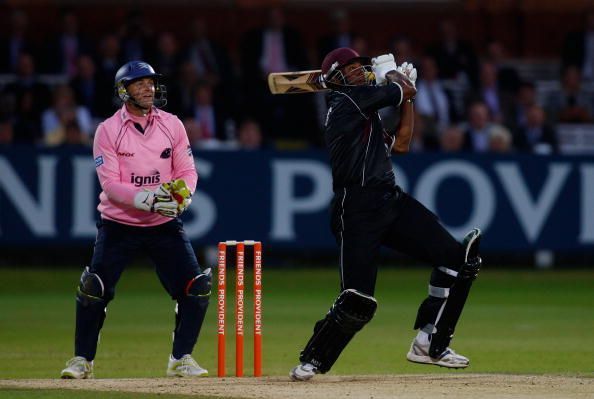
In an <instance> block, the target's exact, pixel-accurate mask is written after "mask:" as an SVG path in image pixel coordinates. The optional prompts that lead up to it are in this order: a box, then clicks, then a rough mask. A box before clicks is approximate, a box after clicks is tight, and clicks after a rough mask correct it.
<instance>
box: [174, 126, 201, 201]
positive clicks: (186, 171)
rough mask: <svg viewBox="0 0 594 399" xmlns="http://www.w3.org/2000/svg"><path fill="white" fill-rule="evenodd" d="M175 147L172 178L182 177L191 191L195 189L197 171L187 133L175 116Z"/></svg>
mask: <svg viewBox="0 0 594 399" xmlns="http://www.w3.org/2000/svg"><path fill="white" fill-rule="evenodd" d="M174 123H175V126H174V132H175V144H174V145H175V148H174V149H173V178H174V179H184V181H185V182H186V184H187V185H188V187H189V188H190V190H192V193H194V191H196V184H197V183H198V173H197V172H196V165H194V156H193V155H192V147H191V146H190V141H189V140H188V134H187V133H186V129H185V128H184V125H183V124H182V122H181V121H180V120H179V119H178V118H175V122H174Z"/></svg>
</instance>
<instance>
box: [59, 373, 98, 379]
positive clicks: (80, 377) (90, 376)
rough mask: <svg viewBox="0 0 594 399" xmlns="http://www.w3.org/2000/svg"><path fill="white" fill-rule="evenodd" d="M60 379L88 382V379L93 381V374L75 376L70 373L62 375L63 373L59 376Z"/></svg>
mask: <svg viewBox="0 0 594 399" xmlns="http://www.w3.org/2000/svg"><path fill="white" fill-rule="evenodd" d="M60 378H61V379H63V380H90V379H93V374H90V375H82V376H77V375H74V374H72V373H68V372H66V373H64V372H63V373H62V374H61V375H60Z"/></svg>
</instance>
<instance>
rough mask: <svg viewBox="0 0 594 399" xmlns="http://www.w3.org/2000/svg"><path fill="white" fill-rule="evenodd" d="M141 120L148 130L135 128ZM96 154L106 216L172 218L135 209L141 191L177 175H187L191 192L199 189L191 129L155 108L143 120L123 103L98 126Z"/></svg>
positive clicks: (150, 220)
mask: <svg viewBox="0 0 594 399" xmlns="http://www.w3.org/2000/svg"><path fill="white" fill-rule="evenodd" d="M138 121H140V122H144V123H145V124H146V127H145V129H144V130H145V132H144V134H143V133H142V132H140V131H139V130H138V129H137V128H136V127H135V126H134V124H135V123H137V122H138ZM141 125H142V123H141V124H140V126H141ZM93 157H94V158H95V168H96V170H97V175H98V176H99V183H101V188H102V189H103V191H102V192H101V194H100V195H99V201H100V202H99V206H98V207H97V209H98V210H99V212H101V216H102V217H103V218H104V219H109V220H113V221H116V222H119V223H124V224H128V225H133V226H155V225H159V224H162V223H165V222H167V221H169V220H171V219H170V218H167V217H165V216H161V215H159V214H158V213H150V212H145V211H141V210H138V209H136V208H135V207H134V196H135V195H136V193H137V192H139V191H141V190H143V189H147V190H151V191H152V190H155V188H156V187H157V186H158V185H159V184H161V183H167V182H169V181H171V180H173V179H184V180H185V181H186V183H187V184H188V187H189V188H190V190H192V192H194V191H195V189H196V183H197V181H198V174H197V173H196V167H195V166H194V157H193V156H192V149H191V147H190V142H189V141H188V136H187V134H186V130H185V129H184V126H183V124H182V123H181V121H180V120H179V119H178V118H177V117H176V116H175V115H172V114H170V113H168V112H165V111H163V110H159V109H157V108H155V107H153V109H152V110H151V112H150V113H149V114H148V116H147V117H144V118H142V117H137V116H134V115H131V114H130V113H129V112H128V110H127V109H126V106H125V105H124V106H122V108H121V109H120V110H119V111H117V112H116V113H115V114H114V115H113V116H112V117H110V118H108V119H106V120H105V121H104V122H103V123H101V124H100V125H99V126H98V127H97V132H96V133H95V141H94V143H93Z"/></svg>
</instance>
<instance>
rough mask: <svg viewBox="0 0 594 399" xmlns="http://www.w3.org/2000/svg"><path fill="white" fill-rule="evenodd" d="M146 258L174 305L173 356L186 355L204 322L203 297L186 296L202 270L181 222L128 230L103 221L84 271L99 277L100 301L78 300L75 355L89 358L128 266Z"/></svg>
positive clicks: (122, 225) (175, 220) (91, 357)
mask: <svg viewBox="0 0 594 399" xmlns="http://www.w3.org/2000/svg"><path fill="white" fill-rule="evenodd" d="M139 254H146V255H147V256H148V257H149V259H150V260H151V261H152V262H153V264H154V266H155V269H156V272H157V276H158V277H159V280H160V281H161V284H162V285H163V287H164V288H165V290H166V291H167V292H168V293H169V295H170V296H171V298H172V299H174V300H176V301H177V305H178V306H177V314H176V317H175V330H174V332H175V335H174V342H173V350H172V353H173V355H174V356H175V357H177V358H179V357H181V356H183V355H184V354H188V353H191V352H192V350H193V348H194V345H195V344H196V341H197V339H198V334H199V332H200V328H201V326H202V322H203V321H204V316H205V314H206V309H207V307H208V298H203V297H193V296H188V295H186V293H185V288H186V286H187V284H188V283H189V282H190V281H191V280H192V279H193V278H194V277H196V276H197V275H198V274H200V273H201V272H202V270H201V268H200V266H199V264H198V261H197V259H196V255H195V254H194V250H193V248H192V245H191V244H190V240H189V239H188V237H187V236H186V233H185V232H184V229H183V223H182V221H181V220H180V219H173V220H171V221H169V222H167V223H164V224H162V225H159V226H153V227H135V226H128V225H124V224H120V223H116V222H112V221H108V220H103V221H100V222H98V223H97V239H96V241H95V248H94V252H93V258H92V261H91V265H90V266H89V272H90V273H95V274H97V276H99V278H100V279H101V282H102V283H103V288H104V295H103V297H102V301H99V302H95V303H92V304H88V303H83V301H80V300H79V301H77V312H76V319H77V320H76V334H75V355H77V356H83V357H85V358H86V359H87V360H93V359H94V357H95V354H96V350H97V339H98V336H99V331H100V330H101V327H102V326H103V320H104V318H105V309H106V306H107V304H108V303H109V302H110V301H111V300H112V299H113V298H114V296H115V288H116V285H117V283H118V281H119V279H120V276H121V275H122V272H123V271H124V268H125V267H126V265H128V264H129V263H130V262H131V261H132V260H133V259H134V258H135V257H136V256H137V255H139Z"/></svg>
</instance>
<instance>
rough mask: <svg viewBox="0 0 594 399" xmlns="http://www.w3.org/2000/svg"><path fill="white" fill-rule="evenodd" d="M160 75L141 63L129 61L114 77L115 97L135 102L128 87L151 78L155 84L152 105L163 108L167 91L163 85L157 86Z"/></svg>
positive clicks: (144, 63)
mask: <svg viewBox="0 0 594 399" xmlns="http://www.w3.org/2000/svg"><path fill="white" fill-rule="evenodd" d="M160 77H161V74H159V73H156V72H155V70H154V69H153V67H152V66H150V65H149V64H147V63H146V62H143V61H130V62H127V63H126V64H124V65H122V66H121V67H120V69H118V71H117V72H116V75H115V82H114V86H115V91H116V96H117V97H118V98H119V99H120V100H122V101H123V102H126V101H128V100H131V101H133V102H135V101H136V100H134V98H133V97H132V96H130V93H128V89H127V87H128V85H129V84H130V83H132V82H134V81H135V80H138V79H142V78H152V79H153V81H154V82H155V100H154V104H155V106H157V107H164V106H165V105H166V104H167V89H166V88H165V85H162V84H159V78H160Z"/></svg>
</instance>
